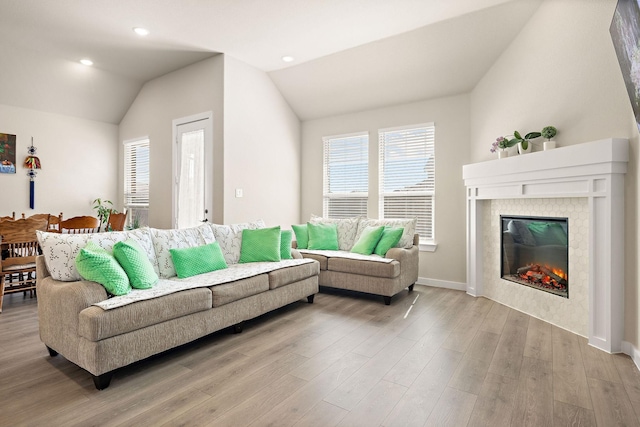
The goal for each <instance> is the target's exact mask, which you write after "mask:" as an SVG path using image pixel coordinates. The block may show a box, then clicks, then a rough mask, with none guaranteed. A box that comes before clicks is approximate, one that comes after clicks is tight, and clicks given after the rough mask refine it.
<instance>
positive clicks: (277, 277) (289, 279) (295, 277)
mask: <svg viewBox="0 0 640 427" xmlns="http://www.w3.org/2000/svg"><path fill="white" fill-rule="evenodd" d="M318 274H320V264H319V263H317V262H314V263H309V264H302V265H296V266H293V267H286V268H281V269H279V270H275V271H271V272H270V273H269V289H276V288H279V287H280V286H285V285H289V284H291V283H293V282H298V281H300V280H304V279H306V278H307V277H313V276H317V275H318Z"/></svg>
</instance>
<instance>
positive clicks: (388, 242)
mask: <svg viewBox="0 0 640 427" xmlns="http://www.w3.org/2000/svg"><path fill="white" fill-rule="evenodd" d="M402 233H404V228H393V227H385V228H384V231H383V232H382V237H380V241H379V242H378V244H377V245H376V248H375V249H374V250H373V253H374V254H376V255H380V256H382V257H383V256H385V255H386V254H387V252H388V251H389V249H391V248H393V247H395V246H396V245H397V244H398V242H399V241H400V238H401V237H402Z"/></svg>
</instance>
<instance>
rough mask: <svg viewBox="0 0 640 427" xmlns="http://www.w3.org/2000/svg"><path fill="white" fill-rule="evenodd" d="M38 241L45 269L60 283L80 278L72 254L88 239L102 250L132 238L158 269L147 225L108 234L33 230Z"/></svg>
mask: <svg viewBox="0 0 640 427" xmlns="http://www.w3.org/2000/svg"><path fill="white" fill-rule="evenodd" d="M36 235H37V237H38V243H39V244H40V248H41V249H42V255H44V262H45V264H46V266H47V270H48V271H49V273H50V274H51V277H53V278H54V279H55V280H59V281H62V282H75V281H78V280H81V277H80V274H79V273H78V270H77V269H76V264H75V260H76V256H77V255H78V253H79V252H80V249H82V248H84V247H85V246H86V245H87V242H89V241H91V242H94V243H96V244H97V245H98V246H100V247H101V248H103V249H106V250H107V251H111V250H112V249H113V245H115V244H116V243H117V242H122V241H124V240H127V239H134V240H135V241H136V242H138V243H139V244H140V246H141V247H142V249H144V252H145V254H146V255H147V258H149V261H150V262H151V263H152V264H153V266H154V270H155V271H156V273H157V272H158V266H157V263H156V255H155V250H154V248H153V241H152V239H151V233H150V232H149V228H146V227H145V228H139V229H136V230H128V231H111V232H108V233H91V234H61V233H48V232H45V231H37V232H36Z"/></svg>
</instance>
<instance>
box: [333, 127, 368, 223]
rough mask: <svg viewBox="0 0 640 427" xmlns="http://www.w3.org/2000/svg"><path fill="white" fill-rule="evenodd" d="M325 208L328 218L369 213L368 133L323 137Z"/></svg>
mask: <svg viewBox="0 0 640 427" xmlns="http://www.w3.org/2000/svg"><path fill="white" fill-rule="evenodd" d="M323 143H324V156H323V157H324V161H323V165H324V167H323V169H324V172H323V174H324V179H323V203H322V205H323V208H322V210H323V212H322V215H323V216H324V217H326V218H347V217H353V216H366V215H367V200H368V197H369V135H368V134H367V133H359V134H352V135H342V136H336V137H325V138H323Z"/></svg>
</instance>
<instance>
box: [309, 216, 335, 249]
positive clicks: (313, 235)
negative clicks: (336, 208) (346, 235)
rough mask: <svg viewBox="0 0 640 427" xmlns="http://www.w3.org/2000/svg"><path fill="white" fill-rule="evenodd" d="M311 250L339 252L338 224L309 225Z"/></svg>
mask: <svg viewBox="0 0 640 427" xmlns="http://www.w3.org/2000/svg"><path fill="white" fill-rule="evenodd" d="M307 230H309V249H322V250H336V251H337V250H338V229H337V226H336V224H323V223H317V224H314V223H311V222H310V223H308V224H307Z"/></svg>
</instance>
